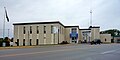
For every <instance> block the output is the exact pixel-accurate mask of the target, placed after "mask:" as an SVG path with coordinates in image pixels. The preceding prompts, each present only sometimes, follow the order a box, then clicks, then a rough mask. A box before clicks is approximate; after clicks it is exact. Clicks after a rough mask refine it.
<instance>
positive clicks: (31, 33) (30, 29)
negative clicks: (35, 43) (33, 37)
mask: <svg viewBox="0 0 120 60" xmlns="http://www.w3.org/2000/svg"><path fill="white" fill-rule="evenodd" d="M30 34H32V26H30Z"/></svg>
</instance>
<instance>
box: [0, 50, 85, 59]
mask: <svg viewBox="0 0 120 60" xmlns="http://www.w3.org/2000/svg"><path fill="white" fill-rule="evenodd" d="M79 49H87V48H75V49H62V50H52V51H43V52H30V53H17V54H7V55H0V57H12V56H22V55H32V54H40V53H52V52H60V51H72V50H79Z"/></svg>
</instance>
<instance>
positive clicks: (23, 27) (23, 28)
mask: <svg viewBox="0 0 120 60" xmlns="http://www.w3.org/2000/svg"><path fill="white" fill-rule="evenodd" d="M23 34H25V26H24V27H23Z"/></svg>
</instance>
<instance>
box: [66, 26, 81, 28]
mask: <svg viewBox="0 0 120 60" xmlns="http://www.w3.org/2000/svg"><path fill="white" fill-rule="evenodd" d="M71 27H78V28H79V26H65V28H71Z"/></svg>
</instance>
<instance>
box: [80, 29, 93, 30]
mask: <svg viewBox="0 0 120 60" xmlns="http://www.w3.org/2000/svg"><path fill="white" fill-rule="evenodd" d="M79 30H91V29H79Z"/></svg>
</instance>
